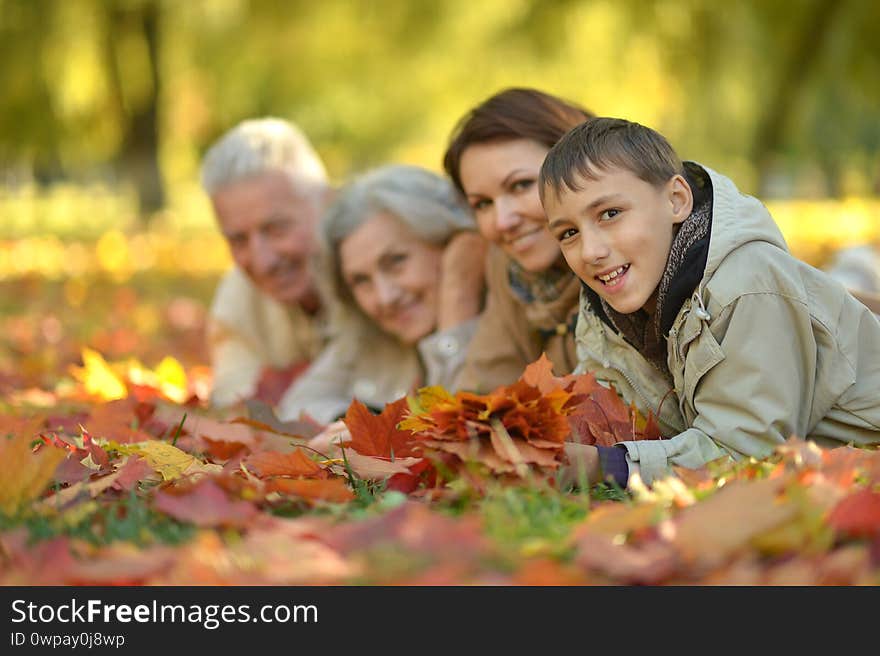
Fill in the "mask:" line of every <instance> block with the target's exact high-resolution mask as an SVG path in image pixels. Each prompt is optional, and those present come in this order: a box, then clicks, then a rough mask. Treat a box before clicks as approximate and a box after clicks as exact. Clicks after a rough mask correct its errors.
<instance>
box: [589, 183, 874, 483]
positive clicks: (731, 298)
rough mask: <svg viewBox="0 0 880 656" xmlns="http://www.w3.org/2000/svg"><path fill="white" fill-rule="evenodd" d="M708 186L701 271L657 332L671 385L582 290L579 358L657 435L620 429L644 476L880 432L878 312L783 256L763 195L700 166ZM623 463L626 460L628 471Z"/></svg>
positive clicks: (866, 439) (866, 440)
mask: <svg viewBox="0 0 880 656" xmlns="http://www.w3.org/2000/svg"><path fill="white" fill-rule="evenodd" d="M703 168H704V169H705V170H706V171H707V173H708V174H709V175H710V177H711V181H712V187H713V207H712V229H711V237H710V242H709V254H708V260H707V262H706V268H705V271H704V275H703V278H702V280H701V281H700V283H699V284H698V285H697V288H696V289H695V291H694V293H693V294H692V296H691V297H690V298H689V299H687V300H686V301H685V302H684V304H683V305H682V307H681V309H680V310H679V312H678V314H677V316H676V318H675V321H674V322H673V325H672V329H671V330H670V332H669V335H668V338H667V363H668V366H669V370H670V372H671V373H672V376H673V380H674V385H673V389H670V388H669V385H668V384H667V383H666V381H665V380H663V379H662V377H661V376H660V375H659V373H658V372H656V370H654V369H653V368H652V367H651V365H650V364H648V362H647V361H646V360H645V359H644V358H643V357H642V356H641V355H640V354H639V353H638V352H637V351H636V350H635V349H634V348H632V347H630V346H629V345H628V344H627V343H626V342H624V341H623V340H622V339H621V338H620V337H619V336H618V335H617V334H615V333H614V331H613V330H611V329H610V328H609V327H608V326H607V325H606V324H604V323H603V322H602V321H601V320H600V319H599V318H598V317H597V316H596V315H595V313H594V312H593V311H592V308H591V307H590V304H589V302H588V300H587V299H586V297H585V296H584V297H583V298H582V299H581V312H580V315H579V318H578V325H577V331H576V332H577V348H578V357H579V360H580V362H579V364H578V369H577V371H578V372H583V371H593V372H595V373H596V375H597V377H599V378H600V379H602V380H605V381H607V382H609V383H612V384H613V385H614V386H615V387H616V388H617V390H618V391H619V392H620V393H621V394H622V396H623V397H624V399H625V400H626V401H627V402H634V403H635V404H636V405H637V406H638V407H639V408H640V409H641V410H642V411H643V412H644V411H646V410H652V411H654V412H655V413H657V411H658V408H659V410H660V412H659V414H660V417H661V420H662V421H661V431H662V432H663V434H664V435H666V436H669V439H663V440H656V441H636V442H624V443H622V444H623V446H624V447H625V448H626V449H627V455H628V459H629V461H630V462H631V463H634V464H636V465H637V467H638V471H639V472H640V475H641V477H642V479H643V480H644V481H645V482H648V483H650V482H651V481H653V480H654V479H656V478H657V477H660V476H663V475H666V474H668V473H669V472H670V466H671V465H679V466H683V467H690V468H696V467H700V466H702V465H704V464H705V463H707V462H708V461H710V460H713V459H715V458H718V457H721V456H725V455H729V456H732V457H733V458H735V459H738V458H742V457H748V456H754V457H756V458H762V457H766V456H768V455H769V454H771V453H772V451H773V449H774V448H775V447H776V446H777V445H779V444H781V443H782V442H783V441H784V440H786V439H787V438H788V437H790V436H791V435H797V436H799V437H805V438H809V439H812V440H814V441H816V442H817V443H818V444H820V445H821V446H835V445H838V446H839V445H842V444H847V443H852V444H855V445H866V444H873V443H878V442H880V321H878V319H877V317H876V316H874V315H873V314H872V313H871V312H870V311H869V310H868V309H867V308H866V307H865V306H864V305H862V304H861V303H859V302H858V301H857V300H856V299H854V298H853V297H852V296H851V295H850V294H849V293H847V291H846V290H845V289H844V287H843V286H842V285H841V284H840V283H838V282H837V281H835V280H832V279H831V278H830V277H829V276H828V275H827V274H825V273H823V272H821V271H818V270H817V269H815V268H813V267H811V266H809V265H807V264H805V263H803V262H801V261H799V260H797V259H795V258H794V257H792V256H791V255H790V254H789V253H788V250H787V247H786V245H785V242H784V240H783V237H782V235H781V233H780V232H779V229H778V228H777V226H776V224H775V223H774V221H773V219H772V218H771V217H770V215H769V213H768V212H767V210H766V208H765V207H764V206H763V205H762V204H761V203H760V202H759V201H758V200H757V199H755V198H752V197H750V196H746V195H744V194H741V193H740V192H739V191H738V190H737V188H736V187H735V186H734V184H733V183H732V182H731V181H730V180H729V179H727V178H726V177H724V176H721V175H719V174H718V173H716V172H714V171H712V170H710V169H708V168H706V167H703ZM632 470H633V468H632V467H631V471H632Z"/></svg>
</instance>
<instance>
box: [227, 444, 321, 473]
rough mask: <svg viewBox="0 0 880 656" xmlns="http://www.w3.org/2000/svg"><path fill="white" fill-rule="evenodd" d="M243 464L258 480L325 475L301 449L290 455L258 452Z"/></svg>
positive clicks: (277, 452)
mask: <svg viewBox="0 0 880 656" xmlns="http://www.w3.org/2000/svg"><path fill="white" fill-rule="evenodd" d="M244 464H245V466H246V467H247V468H248V469H250V470H252V471H253V472H254V473H255V474H256V475H257V476H258V477H259V478H268V477H270V476H291V477H299V476H304V477H309V478H314V477H317V476H321V475H323V474H326V470H324V469H323V468H322V467H321V465H319V464H318V463H316V462H315V461H314V460H312V459H311V458H309V457H308V456H307V455H306V454H305V453H304V452H303V450H302V449H296V450H295V451H292V452H291V453H281V452H279V451H260V452H259V453H255V454H253V455H251V456H249V457H248V458H247V460H245V461H244Z"/></svg>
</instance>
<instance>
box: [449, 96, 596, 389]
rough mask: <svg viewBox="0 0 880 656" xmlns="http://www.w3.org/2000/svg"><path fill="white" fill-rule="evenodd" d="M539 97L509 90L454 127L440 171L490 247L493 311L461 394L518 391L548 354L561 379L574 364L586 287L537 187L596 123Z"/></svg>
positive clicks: (474, 345) (480, 331) (481, 327)
mask: <svg viewBox="0 0 880 656" xmlns="http://www.w3.org/2000/svg"><path fill="white" fill-rule="evenodd" d="M591 116H592V114H591V113H590V112H588V111H587V110H585V109H583V108H582V107H578V106H576V105H573V104H571V103H569V102H566V101H563V100H561V99H559V98H556V97H554V96H551V95H548V94H546V93H542V92H540V91H537V90H534V89H518V88H515V89H507V90H504V91H501V92H500V93H497V94H496V95H494V96H492V97H490V98H489V99H487V100H486V101H484V102H483V103H481V104H480V105H478V106H477V107H475V108H474V109H472V110H471V111H470V112H468V113H467V114H466V115H465V116H464V117H463V118H462V119H461V120H460V121H459V123H458V124H457V126H456V127H455V129H454V131H453V133H452V138H451V140H450V142H449V146H448V148H447V150H446V154H445V156H444V160H443V165H444V168H445V169H446V172H447V173H448V174H449V177H450V178H451V179H452V182H453V183H454V184H455V186H456V188H457V189H458V190H459V192H460V193H461V194H462V195H463V196H464V197H465V198H466V199H467V202H468V204H469V205H470V207H471V209H472V210H473V213H474V216H475V217H476V220H477V225H478V226H479V230H480V233H481V234H482V235H483V237H485V238H486V240H487V241H489V242H490V243H491V244H492V247H491V250H490V253H489V255H488V261H487V271H486V283H487V287H488V297H487V302H486V310H485V312H484V313H483V314H482V316H481V317H480V319H479V322H478V326H477V329H476V333H475V335H474V337H473V339H472V340H471V342H470V346H469V348H468V352H467V356H466V362H465V364H464V367H463V369H462V371H461V374H460V375H459V377H458V378H457V379H456V383H455V385H454V387H455V388H457V389H467V390H472V391H476V392H479V393H486V392H489V391H491V390H492V389H494V388H496V387H498V386H499V385H507V384H510V383H512V382H514V381H515V380H516V379H517V378H519V376H520V375H521V374H522V372H523V369H524V368H525V367H526V365H528V364H529V363H531V362H533V361H535V360H537V359H538V358H539V357H540V356H541V353H542V352H546V354H547V357H548V358H549V359H550V360H551V361H552V362H553V365H554V371H555V373H556V374H557V375H561V374H567V373H571V371H572V370H573V369H574V367H575V366H576V365H577V356H576V354H575V347H574V325H575V321H576V318H577V312H578V297H579V293H580V281H579V280H578V278H577V276H575V275H574V274H573V273H572V272H571V270H570V269H569V268H568V266H567V265H566V263H565V260H564V259H563V257H562V254H561V252H560V250H559V245H558V243H557V241H556V239H554V237H553V236H552V235H551V234H550V232H549V231H548V229H547V220H546V218H545V216H544V210H543V208H542V206H541V201H540V199H539V197H538V187H537V179H538V173H539V171H540V169H541V164H542V163H543V161H544V157H545V155H546V154H547V152H548V151H549V150H550V148H551V147H552V146H553V145H554V144H555V143H556V142H557V141H558V140H559V139H560V138H561V137H562V136H563V135H564V134H565V133H566V132H568V131H569V130H570V129H571V128H573V127H574V126H576V125H578V124H580V123H582V122H583V121H585V120H586V119H588V118H590V117H591Z"/></svg>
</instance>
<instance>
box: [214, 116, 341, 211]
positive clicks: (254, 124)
mask: <svg viewBox="0 0 880 656" xmlns="http://www.w3.org/2000/svg"><path fill="white" fill-rule="evenodd" d="M270 171H283V172H286V173H288V174H289V175H290V176H291V177H292V178H293V179H295V180H297V181H301V182H305V183H307V184H326V182H327V172H326V170H325V169H324V164H323V163H322V162H321V159H320V157H318V154H317V153H316V152H315V149H314V148H313V147H312V145H311V143H309V140H308V139H307V138H306V136H305V135H304V134H303V133H302V131H301V130H300V129H299V128H297V127H296V126H295V125H293V124H291V123H290V122H288V121H285V120H283V119H280V118H273V117H266V118H256V119H247V120H245V121H242V122H241V123H239V124H238V125H236V126H235V127H234V128H232V129H231V130H229V131H228V132H226V134H224V135H223V136H222V137H221V138H220V139H219V140H218V141H217V142H215V143H214V145H213V146H211V148H209V149H208V152H207V153H206V154H205V158H204V161H203V163H202V186H203V187H204V189H205V191H206V192H207V193H208V194H209V195H211V194H213V193H214V192H216V191H217V190H218V189H220V188H221V187H223V186H225V185H227V184H231V183H233V182H238V181H240V180H244V179H246V178H250V177H253V176H256V175H260V174H262V173H268V172H270Z"/></svg>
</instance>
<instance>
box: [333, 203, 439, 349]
mask: <svg viewBox="0 0 880 656" xmlns="http://www.w3.org/2000/svg"><path fill="white" fill-rule="evenodd" d="M442 254H443V247H442V246H440V245H437V244H431V243H429V242H427V241H425V240H424V239H422V238H421V237H419V236H418V235H416V233H415V232H413V230H412V229H411V228H410V227H409V226H408V225H406V223H404V222H403V221H401V220H399V219H397V218H396V217H394V216H393V215H391V214H387V213H384V212H383V213H380V214H375V215H373V216H372V217H371V218H370V219H368V220H367V221H365V222H364V223H362V224H361V225H360V226H359V227H358V228H357V229H356V230H355V231H354V232H352V233H351V234H350V235H349V236H348V237H346V238H345V239H343V240H342V243H340V245H339V260H340V263H341V265H340V269H341V271H342V278H343V280H344V282H345V284H346V286H347V287H348V288H349V290H351V294H352V296H354V299H355V301H356V302H357V304H358V306H359V307H360V308H361V310H362V311H363V312H364V314H366V315H367V316H368V317H369V318H370V319H372V320H373V321H375V322H376V323H377V324H378V325H379V327H380V328H382V330H384V331H385V332H387V333H390V334H392V335H394V336H395V337H397V338H398V339H400V340H401V341H402V342H404V343H406V344H414V343H416V342H417V341H418V340H420V339H421V338H423V337H425V336H427V335H429V334H431V333H432V332H434V330H435V328H436V326H437V304H438V297H439V287H440V259H441V256H442Z"/></svg>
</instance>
